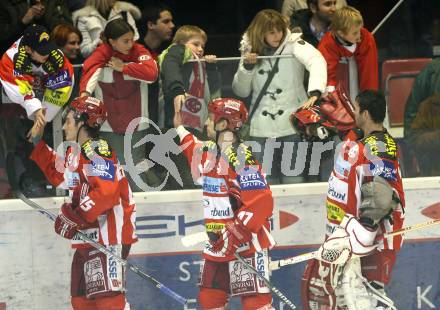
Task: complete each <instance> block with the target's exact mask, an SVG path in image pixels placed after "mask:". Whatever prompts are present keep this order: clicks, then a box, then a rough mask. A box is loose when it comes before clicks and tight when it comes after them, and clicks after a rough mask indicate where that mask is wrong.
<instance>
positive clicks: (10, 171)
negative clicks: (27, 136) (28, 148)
mask: <svg viewBox="0 0 440 310" xmlns="http://www.w3.org/2000/svg"><path fill="white" fill-rule="evenodd" d="M6 163H7V166H6V174H7V176H8V180H9V183H10V185H11V188H12V191H13V193H14V195H15V197H17V198H18V199H21V200H22V201H23V202H24V203H25V204H27V205H28V206H30V207H31V208H33V209H35V210H37V211H38V212H40V213H42V214H44V215H45V216H46V217H48V218H49V219H50V220H52V221H55V219H56V217H57V216H56V215H55V214H54V213H52V212H50V211H49V210H46V209H45V208H43V207H42V206H40V205H39V204H38V203H36V202H34V201H32V200H30V199H29V198H27V197H26V196H25V195H24V194H23V193H22V192H21V191H20V189H19V188H18V182H17V179H16V174H15V158H14V154H12V153H9V154H8V156H7V157H6ZM76 236H78V237H79V239H82V240H83V241H85V242H88V243H89V244H90V245H91V246H93V247H94V248H95V249H97V250H98V251H100V252H102V253H104V254H106V255H108V256H111V257H113V258H114V259H115V260H116V261H118V262H119V263H120V264H122V265H124V266H126V267H127V268H128V269H130V270H131V271H132V272H133V273H135V274H137V275H138V276H140V277H141V278H143V279H145V280H148V281H150V282H151V283H152V284H153V285H154V286H155V287H156V288H157V289H159V290H160V291H161V292H162V293H164V294H165V295H167V296H169V297H171V298H173V299H174V300H176V301H177V302H179V303H180V304H182V305H185V304H186V303H187V302H188V301H187V299H186V298H184V297H182V296H180V295H179V294H177V293H176V292H174V291H172V290H171V289H170V288H168V287H166V286H165V285H163V284H162V283H160V282H159V281H158V280H156V279H155V278H154V277H152V276H150V275H149V274H147V273H145V272H143V271H142V270H141V269H139V267H137V266H136V265H133V264H131V263H129V262H128V261H127V260H125V259H123V258H121V257H119V256H118V255H115V254H114V253H113V252H112V251H110V250H109V249H107V248H106V247H105V246H103V245H102V244H100V243H98V242H96V241H94V240H92V239H90V238H89V237H88V236H87V235H86V234H84V233H83V232H81V231H77V232H76Z"/></svg>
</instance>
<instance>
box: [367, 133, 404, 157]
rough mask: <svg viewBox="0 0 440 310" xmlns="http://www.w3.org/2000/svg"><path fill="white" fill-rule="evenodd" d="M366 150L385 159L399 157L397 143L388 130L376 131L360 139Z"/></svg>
mask: <svg viewBox="0 0 440 310" xmlns="http://www.w3.org/2000/svg"><path fill="white" fill-rule="evenodd" d="M360 142H361V143H362V144H363V145H364V146H365V152H368V153H369V154H370V155H373V156H377V157H380V158H384V159H389V160H396V159H397V143H396V141H395V140H394V138H393V137H391V136H390V135H389V134H388V132H386V131H375V132H372V133H371V134H369V135H368V136H365V137H364V138H362V139H361V140H360Z"/></svg>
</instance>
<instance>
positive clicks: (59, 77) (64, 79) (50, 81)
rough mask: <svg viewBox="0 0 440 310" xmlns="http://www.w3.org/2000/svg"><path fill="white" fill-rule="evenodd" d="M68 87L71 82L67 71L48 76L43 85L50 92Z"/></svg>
mask: <svg viewBox="0 0 440 310" xmlns="http://www.w3.org/2000/svg"><path fill="white" fill-rule="evenodd" d="M70 85H72V80H71V78H70V76H69V73H68V72H67V70H61V71H60V72H59V73H57V74H55V75H49V76H48V78H47V80H46V83H45V86H46V87H47V88H49V89H52V90H53V89H58V88H62V87H66V86H70Z"/></svg>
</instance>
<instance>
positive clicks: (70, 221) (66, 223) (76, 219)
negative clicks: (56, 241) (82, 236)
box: [54, 203, 87, 239]
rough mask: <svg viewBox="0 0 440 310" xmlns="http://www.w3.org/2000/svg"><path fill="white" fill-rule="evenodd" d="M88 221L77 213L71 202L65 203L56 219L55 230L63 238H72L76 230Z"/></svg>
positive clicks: (84, 225)
mask: <svg viewBox="0 0 440 310" xmlns="http://www.w3.org/2000/svg"><path fill="white" fill-rule="evenodd" d="M86 225H87V223H86V222H85V221H84V220H83V219H82V218H81V217H80V216H79V215H78V214H77V213H76V211H75V210H74V209H73V207H72V204H71V203H63V205H62V206H61V212H60V214H58V216H57V218H56V219H55V224H54V229H55V232H56V233H57V234H58V235H60V236H61V237H63V238H66V239H72V238H73V236H75V234H76V232H77V231H78V230H80V229H83V228H84V227H86Z"/></svg>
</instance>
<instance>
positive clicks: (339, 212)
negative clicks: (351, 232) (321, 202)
mask: <svg viewBox="0 0 440 310" xmlns="http://www.w3.org/2000/svg"><path fill="white" fill-rule="evenodd" d="M326 207H327V219H328V220H329V221H338V222H341V221H342V219H343V218H344V215H345V211H344V209H342V208H341V207H339V206H337V205H335V204H334V203H332V202H330V201H328V200H327V203H326Z"/></svg>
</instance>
